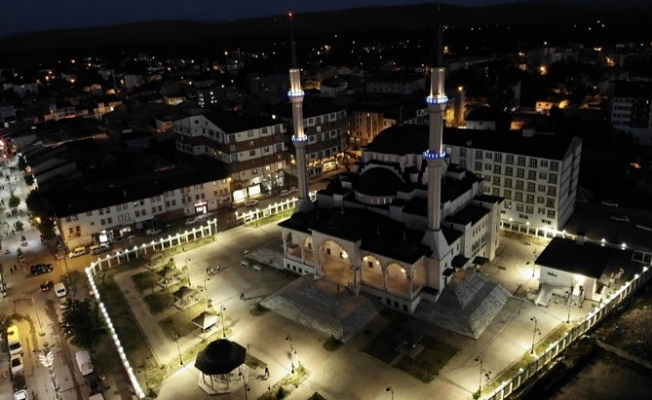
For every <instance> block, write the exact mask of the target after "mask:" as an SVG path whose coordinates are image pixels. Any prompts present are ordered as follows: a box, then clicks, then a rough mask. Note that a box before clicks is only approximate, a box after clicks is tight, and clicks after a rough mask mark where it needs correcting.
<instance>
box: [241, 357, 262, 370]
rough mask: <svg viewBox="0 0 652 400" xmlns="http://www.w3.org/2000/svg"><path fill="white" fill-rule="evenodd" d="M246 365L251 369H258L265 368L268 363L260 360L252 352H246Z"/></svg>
mask: <svg viewBox="0 0 652 400" xmlns="http://www.w3.org/2000/svg"><path fill="white" fill-rule="evenodd" d="M244 363H245V365H246V366H247V367H249V368H251V369H258V368H261V369H263V368H265V367H266V366H267V363H265V362H262V361H260V360H259V359H257V358H256V357H254V356H252V355H251V354H249V353H247V354H245V362H244Z"/></svg>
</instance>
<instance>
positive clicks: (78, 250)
mask: <svg viewBox="0 0 652 400" xmlns="http://www.w3.org/2000/svg"><path fill="white" fill-rule="evenodd" d="M84 254H86V247H84V246H79V247H75V248H74V249H72V250H71V251H70V253H68V258H75V257H79V256H83V255H84Z"/></svg>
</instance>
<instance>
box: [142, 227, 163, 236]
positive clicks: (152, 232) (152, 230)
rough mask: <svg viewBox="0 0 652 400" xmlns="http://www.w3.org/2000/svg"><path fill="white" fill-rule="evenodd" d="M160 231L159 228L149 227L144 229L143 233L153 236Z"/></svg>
mask: <svg viewBox="0 0 652 400" xmlns="http://www.w3.org/2000/svg"><path fill="white" fill-rule="evenodd" d="M160 232H161V230H160V229H156V228H149V229H147V230H146V231H145V234H146V235H149V236H153V235H156V234H157V233H160Z"/></svg>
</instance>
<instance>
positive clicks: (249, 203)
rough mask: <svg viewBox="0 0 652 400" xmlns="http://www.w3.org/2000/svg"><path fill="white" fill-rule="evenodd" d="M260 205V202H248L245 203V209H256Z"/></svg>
mask: <svg viewBox="0 0 652 400" xmlns="http://www.w3.org/2000/svg"><path fill="white" fill-rule="evenodd" d="M257 205H258V200H254V199H251V200H247V201H245V207H256V206H257Z"/></svg>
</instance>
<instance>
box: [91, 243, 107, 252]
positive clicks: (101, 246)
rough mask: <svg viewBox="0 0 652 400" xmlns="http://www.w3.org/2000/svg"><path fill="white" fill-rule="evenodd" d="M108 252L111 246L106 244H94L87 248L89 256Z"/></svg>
mask: <svg viewBox="0 0 652 400" xmlns="http://www.w3.org/2000/svg"><path fill="white" fill-rule="evenodd" d="M109 250H111V246H109V245H108V244H107V243H102V244H96V245H93V246H91V247H89V248H88V252H89V253H91V254H102V253H106V252H107V251H109Z"/></svg>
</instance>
